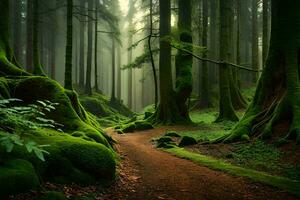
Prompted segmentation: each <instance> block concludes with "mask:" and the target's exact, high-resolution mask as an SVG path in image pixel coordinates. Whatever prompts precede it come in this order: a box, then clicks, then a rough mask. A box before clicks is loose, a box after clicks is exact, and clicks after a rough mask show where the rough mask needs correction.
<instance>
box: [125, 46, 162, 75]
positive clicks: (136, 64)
mask: <svg viewBox="0 0 300 200" xmlns="http://www.w3.org/2000/svg"><path fill="white" fill-rule="evenodd" d="M152 53H153V55H155V54H158V53H159V49H154V50H152ZM150 62H151V57H150V52H149V50H146V51H145V52H144V53H143V54H142V55H140V56H137V57H136V58H135V60H134V61H133V62H132V63H129V64H128V65H124V66H123V67H122V69H123V70H125V69H130V68H141V67H142V65H143V64H145V63H150Z"/></svg>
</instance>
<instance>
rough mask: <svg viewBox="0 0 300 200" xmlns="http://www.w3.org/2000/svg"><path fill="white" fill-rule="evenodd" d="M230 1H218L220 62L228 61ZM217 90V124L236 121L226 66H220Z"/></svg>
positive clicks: (228, 71)
mask: <svg viewBox="0 0 300 200" xmlns="http://www.w3.org/2000/svg"><path fill="white" fill-rule="evenodd" d="M231 1H232V0H226V1H223V0H220V26H221V28H220V60H224V61H228V60H229V59H230V58H229V56H230V51H231V49H230V22H231V20H230V17H232V16H231V15H232V14H233V12H232V6H231V5H232V4H231ZM219 79H220V80H219V84H220V86H219V88H220V102H219V116H218V118H217V120H216V121H217V122H220V121H224V120H229V121H237V120H238V117H237V116H236V114H235V112H234V109H233V106H232V101H231V96H230V68H229V66H227V65H226V64H222V65H221V66H220V73H219Z"/></svg>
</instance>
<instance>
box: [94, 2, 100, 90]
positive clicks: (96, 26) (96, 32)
mask: <svg viewBox="0 0 300 200" xmlns="http://www.w3.org/2000/svg"><path fill="white" fill-rule="evenodd" d="M95 8H96V9H95V30H94V32H95V42H94V43H95V46H94V52H95V53H94V64H95V67H94V69H95V74H94V75H95V87H94V88H95V91H96V92H98V91H99V85H98V56H97V55H98V52H97V51H98V2H97V1H95Z"/></svg>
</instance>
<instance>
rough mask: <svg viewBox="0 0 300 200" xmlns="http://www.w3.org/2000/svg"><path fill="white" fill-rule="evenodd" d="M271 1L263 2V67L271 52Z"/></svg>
mask: <svg viewBox="0 0 300 200" xmlns="http://www.w3.org/2000/svg"><path fill="white" fill-rule="evenodd" d="M269 13H270V0H263V55H262V57H263V65H265V62H266V58H267V55H268V51H269V42H270V36H269V35H270V34H269V29H270V28H269V24H270V17H269V16H270V15H269Z"/></svg>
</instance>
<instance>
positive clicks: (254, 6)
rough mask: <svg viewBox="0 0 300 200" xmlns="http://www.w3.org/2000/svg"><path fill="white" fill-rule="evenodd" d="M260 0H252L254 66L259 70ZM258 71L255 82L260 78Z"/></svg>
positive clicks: (255, 74) (254, 77) (255, 73)
mask: <svg viewBox="0 0 300 200" xmlns="http://www.w3.org/2000/svg"><path fill="white" fill-rule="evenodd" d="M257 9H258V0H252V68H253V69H254V70H258V65H259V63H258V26H257ZM258 75H259V74H258V72H253V82H254V83H255V84H256V83H257V80H258Z"/></svg>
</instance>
